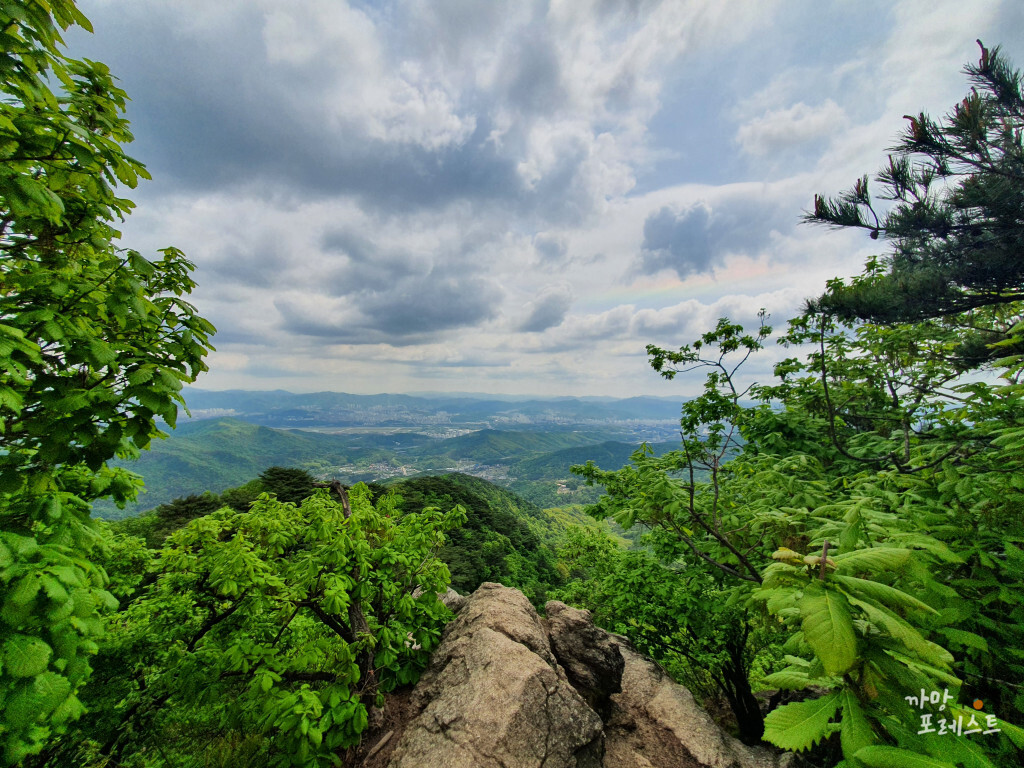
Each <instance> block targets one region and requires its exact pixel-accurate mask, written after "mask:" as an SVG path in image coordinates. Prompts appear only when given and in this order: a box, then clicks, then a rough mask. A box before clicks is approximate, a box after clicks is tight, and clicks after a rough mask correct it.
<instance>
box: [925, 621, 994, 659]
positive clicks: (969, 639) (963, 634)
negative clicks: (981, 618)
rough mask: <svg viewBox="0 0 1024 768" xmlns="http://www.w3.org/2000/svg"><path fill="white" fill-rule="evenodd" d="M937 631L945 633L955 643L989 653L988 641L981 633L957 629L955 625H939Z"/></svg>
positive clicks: (941, 633)
mask: <svg viewBox="0 0 1024 768" xmlns="http://www.w3.org/2000/svg"><path fill="white" fill-rule="evenodd" d="M937 631H938V633H939V634H940V635H944V636H945V637H947V638H949V639H950V640H952V641H953V642H954V643H958V644H959V645H962V646H965V647H967V648H974V649H975V650H979V651H982V652H983V653H988V643H987V642H986V641H985V638H983V637H982V636H981V635H976V634H974V633H973V632H967V631H966V630H963V629H956V628H955V627H939V629H938V630H937Z"/></svg>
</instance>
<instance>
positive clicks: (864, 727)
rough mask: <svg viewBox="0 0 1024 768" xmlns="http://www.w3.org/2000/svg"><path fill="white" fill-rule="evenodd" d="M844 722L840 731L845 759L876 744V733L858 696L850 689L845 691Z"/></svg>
mask: <svg viewBox="0 0 1024 768" xmlns="http://www.w3.org/2000/svg"><path fill="white" fill-rule="evenodd" d="M842 700H843V720H842V724H841V726H840V730H839V737H840V742H841V744H842V747H843V757H845V758H847V759H849V758H851V757H853V756H854V754H855V753H856V752H857V751H858V750H860V749H863V748H864V747H867V746H869V745H871V744H874V743H875V733H874V731H873V730H872V729H871V723H870V722H869V721H868V718H867V715H866V714H865V713H864V708H863V707H862V706H861V704H860V701H858V700H857V696H856V694H854V692H853V691H851V690H850V689H849V688H847V689H846V690H844V691H843V699H842Z"/></svg>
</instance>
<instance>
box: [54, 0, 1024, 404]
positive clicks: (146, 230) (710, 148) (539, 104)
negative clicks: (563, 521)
mask: <svg viewBox="0 0 1024 768" xmlns="http://www.w3.org/2000/svg"><path fill="white" fill-rule="evenodd" d="M823 5H824V6H828V7H823ZM845 5H846V4H835V6H831V5H830V4H819V3H815V2H813V1H812V0H797V1H796V2H786V3H782V2H779V1H777V0H776V1H774V2H760V3H751V2H748V0H684V1H681V0H630V1H627V0H618V1H616V0H589V1H585V0H573V2H568V1H567V0H561V1H559V0H552V2H539V0H538V1H537V2H531V1H528V2H511V0H510V1H509V2H498V1H497V0H495V2H486V3H478V2H466V0H429V1H428V0H407V1H406V2H402V3H396V2H384V3H369V2H356V1H355V0H353V1H352V2H344V1H343V0H294V2H290V3H281V2H279V0H278V1H277V2H270V0H222V2H218V3H216V4H210V3H207V2H205V1H201V0H173V2H172V0H150V1H149V2H146V3H138V2H134V1H133V0H88V1H83V2H82V3H81V7H82V9H83V11H84V12H85V13H86V14H87V15H88V16H89V17H90V18H91V20H92V22H93V25H94V27H95V29H96V34H95V35H91V36H89V35H85V34H83V33H78V34H71V35H69V40H70V41H71V46H72V52H73V53H74V54H77V55H84V56H88V57H90V58H94V59H98V60H101V61H104V62H105V63H108V64H109V65H110V66H111V69H112V70H113V72H114V73H115V74H116V75H117V76H118V77H120V78H121V81H122V85H123V87H124V88H125V90H126V91H127V92H128V93H129V95H130V96H131V98H132V102H131V105H130V109H129V113H128V116H129V118H130V120H131V121H132V128H133V131H134V133H135V135H136V138H137V140H136V143H135V144H134V145H133V146H132V147H131V148H130V149H131V153H132V154H133V155H135V156H137V157H139V158H140V159H141V160H142V161H143V162H145V163H146V164H147V165H148V167H149V169H150V171H151V172H152V173H153V175H154V178H155V181H154V182H152V183H150V184H148V185H145V186H144V187H142V188H140V189H139V190H136V191H135V193H134V194H133V195H131V196H132V197H133V199H135V200H136V201H137V202H138V203H139V208H138V210H137V212H136V214H134V215H133V216H132V217H131V219H130V220H129V221H128V222H127V223H126V225H125V227H124V231H125V240H126V244H127V245H130V246H131V247H135V248H139V249H140V250H143V251H144V252H145V251H147V250H148V251H153V250H154V249H156V248H159V247H164V246H166V245H168V244H174V245H177V246H179V247H181V248H182V249H183V250H185V251H186V253H188V255H189V256H190V258H191V259H192V260H193V261H194V262H195V263H196V264H197V272H196V279H197V280H198V282H199V283H200V289H199V290H198V292H197V294H196V296H195V302H196V304H197V306H198V307H199V310H200V312H201V313H202V314H203V315H204V316H207V317H209V318H210V319H211V320H212V321H213V322H214V323H215V324H216V325H217V326H218V328H219V333H218V336H217V339H216V344H217V352H216V353H214V354H213V355H212V356H211V359H210V361H209V362H210V367H211V371H210V373H209V374H207V375H206V376H205V378H204V379H203V380H202V381H201V382H200V384H201V385H202V386H204V387H207V388H229V387H243V388H271V387H274V386H281V387H284V388H288V389H291V390H294V391H315V390H320V389H334V390H345V391H353V392H380V391H416V390H425V389H430V390H439V389H451V390H458V391H470V390H476V391H492V392H515V393H536V394H576V395H589V394H610V395H631V394H639V393H651V394H667V393H668V390H667V389H666V388H667V387H672V388H673V389H672V391H682V390H684V389H686V388H687V387H690V385H688V384H682V383H676V384H673V385H668V384H667V383H665V382H662V381H661V380H660V379H658V378H657V376H655V375H654V374H653V373H652V372H651V371H650V370H649V369H648V368H647V366H646V364H645V360H644V345H645V344H646V343H651V342H653V343H659V344H663V345H669V346H674V345H678V344H681V343H684V342H686V341H689V340H690V339H691V337H693V336H695V335H697V334H699V333H701V332H702V331H703V330H705V329H706V327H707V326H708V325H709V324H712V323H713V322H714V321H715V320H716V319H717V317H719V316H721V315H723V314H728V315H730V316H734V317H737V318H741V319H745V320H747V321H753V319H754V318H755V316H756V312H757V309H758V308H760V307H761V306H764V307H766V308H767V309H768V310H769V311H770V312H772V313H773V314H774V315H775V318H776V320H777V321H778V320H781V319H784V318H785V317H786V316H787V314H788V313H792V312H794V311H795V310H796V308H797V307H798V306H799V304H800V300H801V299H802V298H803V297H805V296H807V295H810V294H813V293H815V292H817V291H819V290H820V289H821V286H822V285H823V283H824V280H826V279H827V278H829V277H832V276H834V275H836V274H851V273H853V272H855V271H857V269H858V268H859V264H860V263H862V260H863V258H864V256H865V255H866V254H867V253H870V252H871V251H870V248H871V245H872V244H871V243H869V242H865V241H863V240H861V239H859V238H856V237H853V236H850V235H848V234H846V233H838V234H836V233H828V232H824V231H817V230H810V229H807V228H805V227H800V226H798V225H797V221H798V220H799V217H800V213H801V210H802V209H803V208H806V207H807V206H808V205H809V201H810V200H811V199H812V196H813V194H814V193H815V192H825V193H835V192H837V191H839V190H841V189H843V188H845V187H847V186H848V185H849V184H850V183H851V182H852V181H853V180H854V179H856V178H858V177H859V176H860V175H861V174H863V173H865V172H870V171H872V170H873V169H875V168H876V167H877V166H878V165H879V163H880V162H881V161H882V159H883V158H884V149H885V147H887V146H888V145H889V144H890V143H891V141H892V137H893V135H894V134H895V132H896V131H897V130H899V128H900V123H901V119H900V116H901V115H902V114H905V113H908V112H916V111H918V110H920V109H926V110H928V111H931V112H933V113H941V112H944V111H945V110H946V109H947V108H948V107H949V106H950V105H951V104H953V103H954V102H955V101H957V100H958V99H959V98H960V97H961V96H962V93H963V92H964V91H965V90H966V84H965V82H964V80H963V77H962V75H961V74H960V73H959V70H960V68H961V66H962V65H963V63H964V61H966V60H967V59H968V58H970V57H974V56H976V48H975V45H974V42H973V41H974V38H976V37H981V38H982V39H984V40H985V41H986V44H995V43H998V42H1004V43H1005V44H1006V45H1007V50H1008V52H1009V53H1010V55H1011V56H1013V57H1014V58H1015V59H1016V61H1018V62H1020V63H1024V46H1022V44H1021V41H1020V40H1009V39H1004V40H1000V33H1001V32H1002V31H1004V30H1007V29H1019V28H1021V27H1022V26H1024V11H1022V9H1021V6H1020V4H1019V3H1015V2H1012V0H1001V1H1000V0H993V1H992V2H988V3H975V4H964V3H959V2H954V1H953V0H929V1H928V2H924V0H900V1H899V2H896V3H892V2H882V0H874V1H873V2H869V3H867V6H865V5H864V4H857V7H856V8H852V7H851V8H850V9H847V8H846V7H845ZM864 18H871V19H874V20H878V23H871V24H867V23H864V22H863V19H864ZM770 357H771V355H766V357H765V361H764V363H763V364H759V366H760V368H759V370H760V372H761V373H762V374H763V373H764V372H765V371H767V370H768V368H769V363H770V360H769V358H770ZM692 388H693V387H690V389H692Z"/></svg>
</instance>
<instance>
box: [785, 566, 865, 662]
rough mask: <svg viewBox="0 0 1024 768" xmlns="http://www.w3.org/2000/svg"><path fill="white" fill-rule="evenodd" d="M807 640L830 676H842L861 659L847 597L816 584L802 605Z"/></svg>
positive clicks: (811, 585) (809, 589)
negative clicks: (858, 653) (858, 658)
mask: <svg viewBox="0 0 1024 768" xmlns="http://www.w3.org/2000/svg"><path fill="white" fill-rule="evenodd" d="M799 607H800V613H801V615H802V616H803V622H802V624H801V629H802V630H803V633H804V639H805V640H806V641H807V644H808V645H810V646H811V649H812V650H813V651H814V653H815V655H816V656H817V657H818V658H819V659H820V660H821V663H822V664H823V665H824V667H825V673H826V674H828V675H838V674H842V673H843V672H845V671H846V670H848V669H849V668H850V667H852V666H853V664H854V662H855V661H856V660H857V637H856V635H855V634H854V630H853V619H852V617H851V616H850V606H849V604H848V603H847V601H846V596H845V595H843V594H842V593H841V592H839V591H838V590H830V589H826V588H825V586H824V585H823V584H821V582H818V581H814V582H812V583H811V584H809V585H808V587H807V588H806V589H805V590H804V596H803V597H802V598H801V599H800V603H799Z"/></svg>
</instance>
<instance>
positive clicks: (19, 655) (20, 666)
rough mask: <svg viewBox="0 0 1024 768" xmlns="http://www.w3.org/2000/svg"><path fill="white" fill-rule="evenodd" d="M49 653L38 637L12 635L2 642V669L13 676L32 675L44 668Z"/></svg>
mask: <svg viewBox="0 0 1024 768" xmlns="http://www.w3.org/2000/svg"><path fill="white" fill-rule="evenodd" d="M51 653H52V650H51V649H50V646H49V645H47V644H46V643H45V642H43V641H42V640H41V639H39V638H38V637H31V636H29V635H13V636H11V637H9V638H8V639H7V640H6V641H5V642H4V644H3V660H4V669H5V670H6V671H7V672H8V673H10V674H11V675H13V676H14V677H34V676H35V675H38V674H41V673H42V672H43V671H44V670H45V669H46V667H47V665H48V664H49V663H50V655H51Z"/></svg>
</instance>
